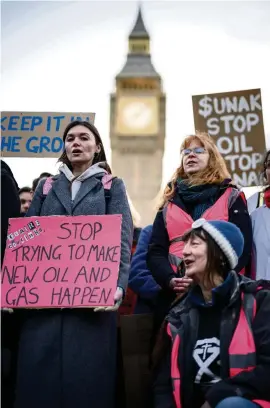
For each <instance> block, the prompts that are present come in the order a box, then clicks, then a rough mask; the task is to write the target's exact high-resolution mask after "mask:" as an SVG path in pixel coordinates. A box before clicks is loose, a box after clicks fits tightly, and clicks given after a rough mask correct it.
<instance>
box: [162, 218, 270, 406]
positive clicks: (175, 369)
mask: <svg viewBox="0 0 270 408" xmlns="http://www.w3.org/2000/svg"><path fill="white" fill-rule="evenodd" d="M183 242H184V249H183V259H184V265H185V273H186V275H187V276H189V277H191V278H192V279H193V282H194V283H193V285H192V287H191V289H190V290H189V291H188V292H187V293H186V294H185V295H183V296H182V298H181V299H180V300H179V301H178V302H176V303H175V304H174V306H173V307H172V308H171V310H170V312H169V314H168V316H167V317H166V319H165V322H164V325H163V327H162V330H161V333H160V337H159V339H158V342H157V345H156V349H155V353H154V355H155V385H154V400H155V403H154V408H191V407H192V408H231V407H234V408H256V407H257V408H258V406H259V407H263V408H266V407H267V408H269V407H270V387H269V378H270V322H269V314H270V282H269V281H262V280H261V281H258V282H256V281H252V280H251V279H249V278H246V277H244V276H242V275H238V274H237V273H235V271H234V270H233V269H234V268H235V266H236V265H237V263H238V258H239V257H240V256H241V254H242V251H243V248H244V239H243V236H242V234H241V231H240V230H239V228H237V227H236V226H235V225H234V224H232V223H229V222H225V221H206V220H205V219H199V220H197V221H195V222H194V223H193V225H192V229H191V230H190V231H188V232H187V233H186V234H185V235H184V237H183Z"/></svg>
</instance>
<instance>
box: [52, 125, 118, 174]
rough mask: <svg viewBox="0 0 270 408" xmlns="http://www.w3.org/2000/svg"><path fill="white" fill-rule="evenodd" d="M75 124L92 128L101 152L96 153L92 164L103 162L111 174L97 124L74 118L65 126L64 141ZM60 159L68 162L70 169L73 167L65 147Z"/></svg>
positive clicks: (65, 162)
mask: <svg viewBox="0 0 270 408" xmlns="http://www.w3.org/2000/svg"><path fill="white" fill-rule="evenodd" d="M75 126H84V127H86V128H87V129H88V130H90V132H91V133H93V135H94V137H95V141H96V145H98V146H99V147H100V152H99V153H96V154H95V155H94V158H93V162H92V165H93V164H96V163H101V167H103V168H104V169H105V170H106V171H107V172H108V173H109V174H111V173H112V171H111V168H110V166H109V164H108V163H107V158H106V153H105V149H104V146H103V142H102V139H101V136H100V134H99V131H98V130H97V128H96V127H95V125H93V124H92V123H90V122H87V121H84V120H83V121H82V120H74V121H73V122H70V123H69V124H68V125H67V127H66V128H65V130H64V133H63V141H64V142H65V140H66V137H67V134H68V132H69V131H70V129H72V128H74V127H75ZM58 161H59V162H61V163H63V164H66V165H67V166H68V167H69V168H70V169H72V166H71V163H70V161H69V160H68V157H67V153H66V150H65V149H64V151H63V153H62V154H61V156H60V157H59V159H58Z"/></svg>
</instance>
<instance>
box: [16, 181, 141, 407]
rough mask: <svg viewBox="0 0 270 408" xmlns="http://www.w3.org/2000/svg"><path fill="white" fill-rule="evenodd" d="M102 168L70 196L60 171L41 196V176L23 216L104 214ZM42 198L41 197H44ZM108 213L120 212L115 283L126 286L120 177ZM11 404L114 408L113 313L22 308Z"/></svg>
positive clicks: (126, 222) (127, 228)
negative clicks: (14, 387) (120, 236)
mask: <svg viewBox="0 0 270 408" xmlns="http://www.w3.org/2000/svg"><path fill="white" fill-rule="evenodd" d="M101 178H102V174H96V175H94V176H92V177H90V178H88V179H86V180H85V181H83V182H82V185H81V188H80V190H79V192H78V193H77V195H76V197H75V200H74V202H72V201H71V193H70V182H69V181H68V180H67V178H66V177H65V175H64V174H62V173H61V174H60V175H57V176H55V177H54V181H53V185H52V189H51V190H50V191H49V193H48V195H47V196H46V198H45V200H44V196H43V184H44V182H45V181H42V182H40V184H39V186H38V188H37V190H36V193H35V195H34V198H33V201H32V204H31V207H30V209H29V212H28V214H27V216H39V215H42V216H46V215H47V216H49V215H74V216H75V215H103V214H105V211H106V203H105V195H104V188H103V185H102V182H101ZM42 201H43V202H42ZM107 214H122V216H123V221H122V238H121V262H120V272H119V279H118V286H121V287H122V288H123V289H126V286H127V283H128V275H129V263H130V254H131V243H132V232H133V225H132V218H131V213H130V209H129V204H128V200H127V196H126V191H125V187H124V183H123V181H122V180H121V179H118V178H115V179H113V183H112V187H111V190H110V198H109V202H108V204H107ZM19 313H20V314H21V316H20V323H21V328H20V338H19V351H18V366H17V384H16V399H15V408H26V407H27V408H113V406H114V390H115V375H116V334H117V325H116V313H115V312H93V311H92V310H91V309H62V310H59V309H50V310H44V309H43V310H21V311H20V312H19Z"/></svg>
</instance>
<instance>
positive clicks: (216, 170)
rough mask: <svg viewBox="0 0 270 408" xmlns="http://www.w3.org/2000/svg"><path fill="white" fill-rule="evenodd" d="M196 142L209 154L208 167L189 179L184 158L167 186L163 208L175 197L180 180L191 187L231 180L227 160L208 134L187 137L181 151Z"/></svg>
mask: <svg viewBox="0 0 270 408" xmlns="http://www.w3.org/2000/svg"><path fill="white" fill-rule="evenodd" d="M194 141H195V142H197V143H199V144H200V145H201V146H202V147H204V148H205V149H206V150H207V152H208V153H209V161H208V165H207V167H206V168H205V169H204V170H202V171H200V172H198V173H196V174H194V175H191V176H190V177H187V175H186V173H185V171H184V167H183V157H182V159H181V164H180V166H179V167H178V168H177V169H176V171H175V173H174V175H173V177H172V179H171V180H170V183H169V185H167V187H166V188H165V190H164V193H163V200H162V203H161V207H164V205H165V204H166V203H167V202H168V201H169V200H170V199H171V198H172V197H173V196H174V194H175V184H176V181H177V179H179V178H180V179H182V180H186V181H187V183H188V184H189V185H190V186H199V185H202V184H221V183H222V182H223V181H224V180H225V179H228V178H231V177H230V173H229V172H228V169H227V166H226V163H225V160H224V159H223V157H222V156H221V154H220V153H219V151H218V148H217V147H216V145H215V143H214V140H213V139H212V138H211V137H210V136H209V135H208V134H207V133H202V132H196V133H195V135H189V136H187V137H186V138H185V139H184V141H183V143H182V145H181V149H180V151H181V152H182V150H183V149H186V148H188V147H189V146H190V145H191V143H192V142H194Z"/></svg>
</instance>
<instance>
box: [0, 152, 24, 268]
mask: <svg viewBox="0 0 270 408" xmlns="http://www.w3.org/2000/svg"><path fill="white" fill-rule="evenodd" d="M20 208H21V203H20V198H19V187H18V184H17V182H16V180H15V178H14V176H13V173H12V171H11V169H10V167H9V166H8V165H7V164H6V163H5V162H4V161H3V160H1V265H2V262H3V259H4V254H5V249H6V239H7V231H8V220H9V218H17V217H19V216H20Z"/></svg>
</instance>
